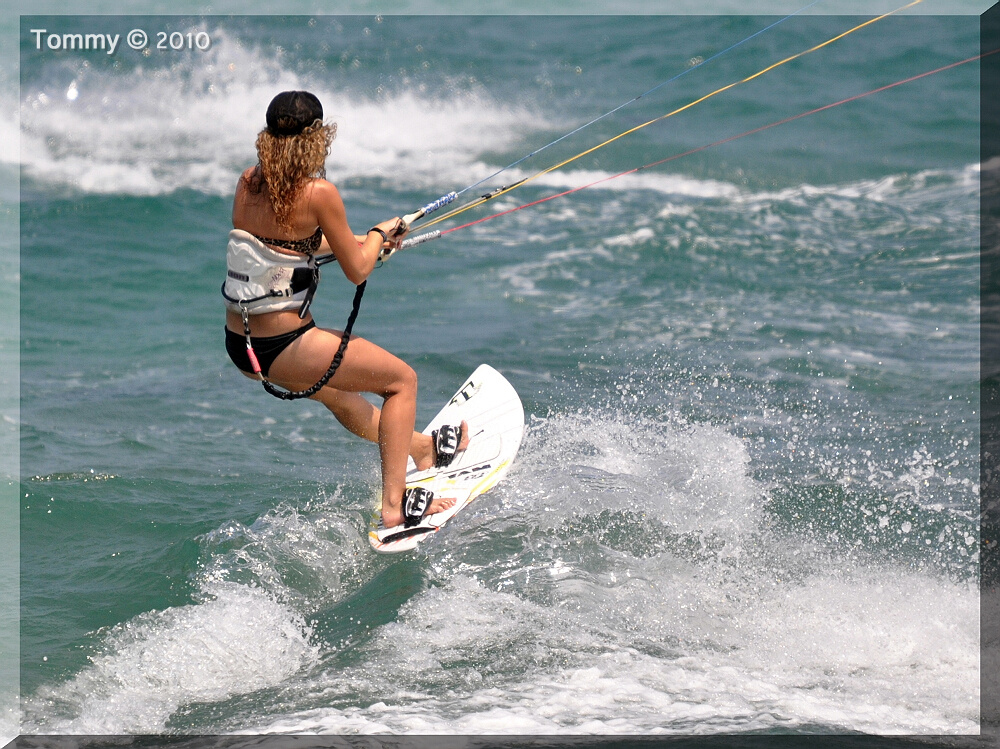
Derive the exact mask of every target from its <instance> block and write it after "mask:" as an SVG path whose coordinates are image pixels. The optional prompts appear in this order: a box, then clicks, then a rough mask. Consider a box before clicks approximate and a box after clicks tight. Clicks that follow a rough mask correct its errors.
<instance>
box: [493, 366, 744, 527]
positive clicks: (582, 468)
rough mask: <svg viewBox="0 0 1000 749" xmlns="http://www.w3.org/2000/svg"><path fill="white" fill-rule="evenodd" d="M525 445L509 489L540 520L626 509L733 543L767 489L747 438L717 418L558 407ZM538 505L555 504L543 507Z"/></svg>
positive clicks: (639, 391)
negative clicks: (690, 420) (686, 419)
mask: <svg viewBox="0 0 1000 749" xmlns="http://www.w3.org/2000/svg"><path fill="white" fill-rule="evenodd" d="M643 387H644V385H643V384H642V383H641V382H637V383H632V385H631V387H630V389H629V392H630V394H631V395H634V396H635V397H636V398H641V397H643V393H644V391H643ZM522 450H523V453H522V454H523V456H524V457H523V458H522V460H521V461H520V463H519V464H518V468H517V471H518V474H517V476H518V481H517V484H518V486H519V487H520V488H519V489H518V490H517V492H516V493H514V492H512V493H511V494H512V496H516V502H517V503H518V506H519V507H520V508H522V509H523V510H524V511H525V512H527V513H530V514H532V515H534V514H535V513H539V515H540V516H539V522H541V523H543V524H548V523H550V522H561V521H562V520H563V519H565V518H566V517H567V516H568V515H569V514H571V513H572V512H574V511H575V512H578V513H583V512H590V513H596V512H600V511H601V510H603V509H627V510H632V511H635V512H637V513H642V514H645V515H647V516H648V519H649V522H650V523H652V524H656V525H659V524H662V525H664V526H666V527H667V528H669V529H670V530H671V531H672V532H675V533H692V532H698V533H710V534H718V535H719V536H720V537H725V538H727V539H728V540H729V541H730V542H735V541H736V540H737V539H738V538H739V537H741V536H743V535H745V534H746V533H748V532H750V531H752V530H754V529H756V527H757V524H758V522H759V511H760V507H761V502H762V492H761V489H760V487H758V486H757V485H756V484H755V482H754V481H753V480H752V479H751V478H750V477H749V476H748V475H747V466H748V463H749V460H750V458H749V454H748V452H747V449H746V446H745V445H744V443H743V441H742V440H741V439H739V438H737V437H734V436H732V435H731V434H728V433H727V432H726V431H725V430H723V429H721V428H718V427H714V426H711V425H707V424H684V423H683V422H681V421H680V420H674V421H662V422H659V421H654V420H650V419H648V418H643V417H638V416H635V415H632V414H624V413H623V414H609V413H607V412H603V411H601V410H597V411H595V412H590V413H580V414H560V415H557V416H553V417H551V418H549V419H548V420H546V421H545V422H544V424H543V425H541V426H536V427H535V428H532V430H531V431H530V432H529V434H528V439H527V441H526V444H525V446H524V448H522ZM527 487H534V489H527ZM540 505H541V506H544V507H546V508H552V507H558V508H559V512H558V513H556V514H552V513H545V514H542V513H540V512H539V510H540Z"/></svg>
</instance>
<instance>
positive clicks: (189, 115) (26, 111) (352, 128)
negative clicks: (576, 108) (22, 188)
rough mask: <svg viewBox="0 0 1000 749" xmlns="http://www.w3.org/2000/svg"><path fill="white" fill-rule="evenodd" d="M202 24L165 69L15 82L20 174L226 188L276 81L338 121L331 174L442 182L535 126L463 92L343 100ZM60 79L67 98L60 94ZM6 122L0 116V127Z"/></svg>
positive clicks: (87, 71) (142, 188) (477, 167)
mask: <svg viewBox="0 0 1000 749" xmlns="http://www.w3.org/2000/svg"><path fill="white" fill-rule="evenodd" d="M193 30H195V31H197V30H199V29H193ZM201 30H204V29H201ZM210 31H211V37H212V41H213V43H212V47H211V49H210V50H208V51H206V52H199V53H198V54H197V55H189V56H187V57H179V58H178V60H177V62H176V64H174V65H173V66H171V67H170V68H166V69H154V68H139V69H136V70H133V71H130V72H128V73H116V72H115V71H113V70H112V71H99V70H96V69H95V68H92V67H81V68H80V69H79V70H78V71H77V77H76V78H75V79H74V80H73V81H72V82H71V83H70V84H67V83H66V82H65V81H64V80H62V78H60V77H59V76H58V74H53V78H55V80H56V81H58V82H51V83H47V84H44V85H42V86H41V87H35V88H28V89H27V90H25V91H24V92H23V99H22V102H21V107H20V119H21V139H22V140H21V142H22V148H21V157H22V163H23V165H24V168H25V170H26V173H27V174H28V175H29V176H31V177H32V178H33V179H36V180H39V181H42V182H45V183H50V184H55V185H71V186H73V187H75V188H78V189H81V190H84V191H86V192H98V193H127V194H139V195H156V194H161V193H166V192H170V191H173V190H177V189H181V188H192V189H196V190H201V191H205V192H209V193H213V194H228V193H230V192H231V191H232V189H233V186H234V184H235V181H236V178H237V177H238V175H239V173H240V172H241V171H242V170H243V169H245V168H246V167H247V166H250V165H251V164H253V163H254V162H255V161H256V155H255V152H254V140H255V138H256V135H257V132H258V131H259V130H260V129H261V128H262V127H263V124H264V111H265V110H266V108H267V104H268V102H269V101H270V99H271V97H272V96H274V94H275V93H276V92H278V91H281V90H284V89H304V88H305V89H309V90H312V91H314V92H315V93H316V94H317V96H319V98H320V100H321V101H323V103H324V107H325V114H326V117H327V119H328V120H332V121H334V122H336V123H337V124H338V127H339V136H338V139H337V140H336V141H335V142H334V145H333V149H332V151H331V154H330V158H329V160H328V162H327V169H328V175H329V176H330V178H331V179H334V180H342V179H345V178H349V177H379V176H380V177H382V178H384V179H387V180H395V179H397V175H405V179H406V181H407V184H412V185H416V186H420V185H422V184H424V185H430V184H436V185H444V186H446V187H447V188H448V189H451V187H452V186H453V183H454V182H456V181H462V180H465V179H469V180H473V179H478V178H480V177H482V176H485V175H486V174H488V173H489V171H487V170H488V169H489V168H488V167H487V166H486V165H484V164H481V163H480V162H479V154H481V153H482V151H483V150H484V149H490V148H503V147H505V146H506V145H509V144H510V143H511V142H512V141H513V139H515V138H518V137H521V136H522V135H523V133H524V132H525V130H529V131H530V130H531V129H532V128H533V127H536V126H538V125H539V124H540V122H541V120H540V118H539V117H538V116H536V115H533V114H532V113H530V112H527V111H525V110H523V109H521V108H518V107H508V106H504V105H501V104H498V103H496V102H494V101H492V100H491V99H489V97H488V96H486V95H484V94H477V93H475V92H470V93H454V94H450V95H449V98H441V97H440V96H435V95H430V94H428V95H415V94H412V93H409V92H406V93H403V94H400V95H390V94H386V95H385V98H384V99H381V98H370V97H369V98H366V97H364V96H357V95H349V96H345V95H344V93H343V92H342V91H340V90H336V89H333V88H331V87H330V84H329V82H328V81H327V80H326V79H323V80H312V79H310V78H309V77H308V76H304V75H299V74H297V73H293V72H291V71H289V70H287V69H285V68H284V67H282V64H281V58H280V57H275V56H274V55H273V54H270V53H267V54H264V53H261V52H260V51H259V50H257V49H255V48H253V47H252V46H250V45H247V44H245V43H244V42H243V41H242V40H239V39H233V38H232V37H231V35H230V34H229V33H228V32H226V31H224V30H222V29H212V30H210ZM67 86H72V91H73V92H74V94H75V95H74V96H71V97H67V96H66V93H67V90H69V89H68V88H67ZM11 127H14V125H13V123H12V122H10V121H7V120H0V134H2V133H3V132H4V131H5V130H6V129H9V128H11ZM4 142H10V141H4ZM15 142H16V141H15Z"/></svg>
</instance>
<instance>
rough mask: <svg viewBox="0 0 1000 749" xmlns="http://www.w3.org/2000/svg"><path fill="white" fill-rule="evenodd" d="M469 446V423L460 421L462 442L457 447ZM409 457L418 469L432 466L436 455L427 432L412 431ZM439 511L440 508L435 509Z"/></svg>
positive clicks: (460, 448) (431, 439) (461, 448)
mask: <svg viewBox="0 0 1000 749" xmlns="http://www.w3.org/2000/svg"><path fill="white" fill-rule="evenodd" d="M468 446H469V424H468V422H466V421H463V422H462V442H461V443H460V444H459V446H458V449H459V450H464V449H465V448H467V447H468ZM410 457H411V458H413V462H414V464H415V465H416V466H417V470H418V471H426V470H427V469H428V468H433V467H434V459H435V457H437V456H436V455H435V453H434V440H433V438H431V436H430V435H429V434H418V433H417V432H414V433H413V439H412V440H411V441H410ZM437 512H440V510H437Z"/></svg>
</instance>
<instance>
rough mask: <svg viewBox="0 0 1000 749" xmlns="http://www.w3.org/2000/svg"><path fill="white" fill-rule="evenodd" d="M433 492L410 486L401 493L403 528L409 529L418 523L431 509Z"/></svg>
mask: <svg viewBox="0 0 1000 749" xmlns="http://www.w3.org/2000/svg"><path fill="white" fill-rule="evenodd" d="M433 501H434V492H432V491H430V490H429V489H424V488H423V487H422V486H411V487H409V488H408V489H407V490H406V491H405V492H403V526H404V527H406V528H410V527H412V526H414V525H417V524H418V523H420V521H421V520H423V519H424V516H426V515H427V511H428V510H429V509H430V508H431V502H433Z"/></svg>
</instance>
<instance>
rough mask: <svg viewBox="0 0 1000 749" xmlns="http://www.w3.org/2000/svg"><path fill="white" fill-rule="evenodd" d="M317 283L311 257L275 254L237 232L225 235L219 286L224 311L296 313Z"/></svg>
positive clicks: (314, 264) (233, 231)
mask: <svg viewBox="0 0 1000 749" xmlns="http://www.w3.org/2000/svg"><path fill="white" fill-rule="evenodd" d="M317 283H319V267H318V266H317V265H316V261H315V259H313V258H312V257H311V256H309V257H305V258H303V257H296V256H293V255H286V254H285V253H283V252H278V251H277V250H274V249H271V248H270V247H268V246H267V245H266V244H264V243H263V242H261V241H260V240H259V239H257V237H255V236H254V235H253V234H250V233H249V232H245V231H243V230H241V229H233V230H232V231H231V232H229V246H228V247H227V248H226V282H225V283H224V284H223V285H222V296H223V297H224V298H225V300H226V309H229V310H232V311H233V312H239V313H242V312H243V311H244V310H245V311H246V312H247V313H249V314H251V315H261V314H264V313H265V312H278V311H280V310H289V309H294V310H300V309H301V308H302V306H303V304H304V303H305V301H306V298H307V297H308V296H310V295H309V290H310V288H314V287H315V284H317Z"/></svg>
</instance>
